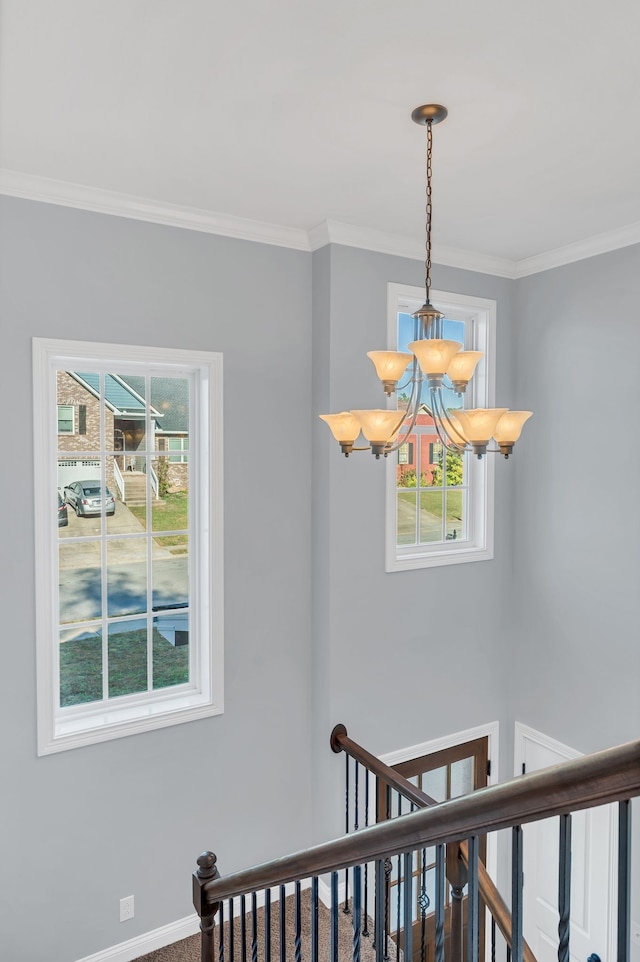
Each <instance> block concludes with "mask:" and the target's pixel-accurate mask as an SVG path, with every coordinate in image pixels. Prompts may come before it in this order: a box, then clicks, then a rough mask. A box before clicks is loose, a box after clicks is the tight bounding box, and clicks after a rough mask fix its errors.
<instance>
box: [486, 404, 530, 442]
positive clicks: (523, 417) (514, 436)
mask: <svg viewBox="0 0 640 962" xmlns="http://www.w3.org/2000/svg"><path fill="white" fill-rule="evenodd" d="M532 414H533V411H507V413H506V414H503V415H502V417H501V418H500V420H499V421H498V423H497V425H496V427H495V428H494V431H493V437H494V438H495V439H496V441H497V442H498V444H515V442H516V441H517V440H518V438H519V437H520V433H521V431H522V426H523V425H524V423H525V421H528V420H529V418H530V417H531V415H532Z"/></svg>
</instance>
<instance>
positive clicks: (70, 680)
mask: <svg viewBox="0 0 640 962" xmlns="http://www.w3.org/2000/svg"><path fill="white" fill-rule="evenodd" d="M101 699H102V631H101V629H100V627H95V628H79V629H73V630H68V631H61V632H60V707H61V708H66V707H68V706H69V705H80V704H83V703H85V702H91V701H100V700H101Z"/></svg>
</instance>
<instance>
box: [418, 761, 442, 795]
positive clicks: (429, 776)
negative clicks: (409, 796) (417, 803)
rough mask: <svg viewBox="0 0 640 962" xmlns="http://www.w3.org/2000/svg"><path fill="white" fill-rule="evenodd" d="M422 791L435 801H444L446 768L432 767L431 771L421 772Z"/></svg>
mask: <svg viewBox="0 0 640 962" xmlns="http://www.w3.org/2000/svg"><path fill="white" fill-rule="evenodd" d="M422 791H423V792H425V793H426V794H427V795H430V796H431V798H435V800H436V802H444V801H445V800H446V798H447V769H446V766H443V767H442V768H434V769H433V771H431V772H423V773H422Z"/></svg>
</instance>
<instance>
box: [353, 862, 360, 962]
mask: <svg viewBox="0 0 640 962" xmlns="http://www.w3.org/2000/svg"><path fill="white" fill-rule="evenodd" d="M361 926H362V866H361V865H354V867H353V962H360V932H361Z"/></svg>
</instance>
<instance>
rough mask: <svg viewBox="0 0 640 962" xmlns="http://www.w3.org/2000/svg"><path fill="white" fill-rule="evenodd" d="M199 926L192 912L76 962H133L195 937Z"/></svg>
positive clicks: (196, 917)
mask: <svg viewBox="0 0 640 962" xmlns="http://www.w3.org/2000/svg"><path fill="white" fill-rule="evenodd" d="M199 926H200V919H199V918H198V916H197V915H196V913H195V912H194V913H193V915H187V916H185V917H184V918H183V919H178V920H177V921H176V922H169V924H168V925H161V926H160V927H159V928H157V929H153V930H152V931H151V932H144V933H143V934H142V935H137V936H136V937H135V938H133V939H127V941H126V942H119V943H118V944H117V945H112V946H111V947H110V948H108V949H102V950H101V951H100V952H96V953H94V955H86V956H84V958H82V959H78V960H77V962H133V959H137V958H139V957H140V956H141V955H146V954H147V953H148V952H153V951H155V949H162V948H163V947H164V946H165V945H171V943H172V942H179V941H180V939H188V938H189V936H191V935H196V933H197V932H198V929H199Z"/></svg>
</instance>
